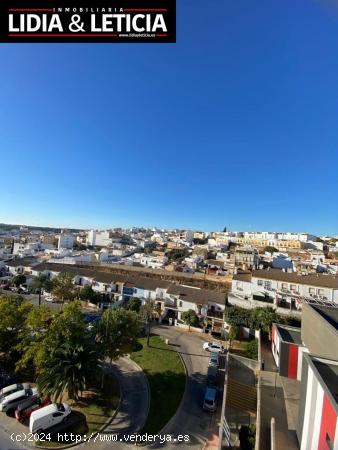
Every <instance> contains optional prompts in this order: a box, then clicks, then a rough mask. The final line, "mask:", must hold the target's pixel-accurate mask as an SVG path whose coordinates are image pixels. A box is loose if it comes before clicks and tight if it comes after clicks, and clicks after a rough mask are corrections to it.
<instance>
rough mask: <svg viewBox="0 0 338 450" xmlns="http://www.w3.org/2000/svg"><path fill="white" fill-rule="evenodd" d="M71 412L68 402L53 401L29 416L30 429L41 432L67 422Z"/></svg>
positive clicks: (33, 431) (32, 431)
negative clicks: (58, 402) (57, 402)
mask: <svg viewBox="0 0 338 450" xmlns="http://www.w3.org/2000/svg"><path fill="white" fill-rule="evenodd" d="M71 412H72V410H71V408H70V406H68V405H67V404H66V403H61V404H56V403H53V404H51V405H47V406H44V407H43V408H40V409H38V410H36V411H33V412H32V414H31V416H30V418H29V431H30V432H31V433H41V432H42V431H45V430H47V429H48V428H51V427H53V426H54V425H57V424H58V423H61V422H65V421H66V420H67V419H68V418H69V414H70V413H71Z"/></svg>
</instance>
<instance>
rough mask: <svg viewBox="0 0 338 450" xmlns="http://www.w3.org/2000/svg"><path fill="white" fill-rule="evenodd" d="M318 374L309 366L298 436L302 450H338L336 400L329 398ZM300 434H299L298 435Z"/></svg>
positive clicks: (301, 405) (305, 380)
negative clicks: (300, 427) (300, 428)
mask: <svg viewBox="0 0 338 450" xmlns="http://www.w3.org/2000/svg"><path fill="white" fill-rule="evenodd" d="M319 379H320V377H319V375H318V372H317V371H316V370H314V369H313V367H312V366H311V365H308V370H307V377H306V379H305V377H304V380H302V383H303V382H306V390H305V391H304V399H303V400H304V403H305V404H302V403H303V401H302V399H301V404H300V407H302V408H303V411H302V413H301V414H302V416H303V422H302V430H301V435H300V436H299V435H298V439H299V443H300V450H338V415H337V410H336V408H335V406H336V407H337V405H335V406H334V405H333V402H334V400H333V399H332V397H330V396H329V394H328V391H327V389H325V385H324V386H323V384H322V383H321V382H320V381H319ZM297 434H298V433H297Z"/></svg>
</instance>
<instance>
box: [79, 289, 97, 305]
mask: <svg viewBox="0 0 338 450" xmlns="http://www.w3.org/2000/svg"><path fill="white" fill-rule="evenodd" d="M79 296H80V299H81V300H88V301H89V302H91V303H95V304H96V303H99V302H100V301H101V299H102V295H101V294H100V293H99V292H95V291H94V289H93V288H92V287H91V286H84V287H83V288H82V289H81V290H80V295H79Z"/></svg>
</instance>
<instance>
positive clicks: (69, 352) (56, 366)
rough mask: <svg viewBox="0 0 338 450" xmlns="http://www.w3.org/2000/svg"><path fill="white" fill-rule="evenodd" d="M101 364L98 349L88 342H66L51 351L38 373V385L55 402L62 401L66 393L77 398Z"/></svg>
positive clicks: (71, 397) (72, 397) (74, 398)
mask: <svg viewBox="0 0 338 450" xmlns="http://www.w3.org/2000/svg"><path fill="white" fill-rule="evenodd" d="M98 365H99V363H98V358H97V352H96V351H95V349H94V347H93V346H92V345H91V343H90V342H89V341H84V342H83V343H81V344H75V345H72V343H71V342H67V343H65V344H63V345H62V346H60V347H58V348H56V349H54V350H53V351H52V352H51V353H50V356H49V358H48V360H47V361H46V363H45V366H44V369H43V371H42V373H41V374H40V375H39V376H38V379H37V382H38V386H39V388H40V389H41V391H42V392H44V393H45V394H47V395H49V396H51V397H53V398H54V399H55V401H59V402H60V401H61V399H62V397H63V395H64V394H65V392H67V393H68V397H69V398H70V399H73V400H75V401H76V400H78V398H79V393H80V392H83V391H84V390H85V389H86V388H87V387H88V383H89V381H90V380H91V379H92V376H93V375H94V373H95V371H96V369H97V367H98Z"/></svg>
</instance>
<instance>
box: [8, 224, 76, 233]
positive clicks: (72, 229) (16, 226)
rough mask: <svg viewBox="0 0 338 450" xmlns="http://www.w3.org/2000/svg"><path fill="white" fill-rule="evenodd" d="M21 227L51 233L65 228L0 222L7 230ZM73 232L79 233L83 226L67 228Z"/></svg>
mask: <svg viewBox="0 0 338 450" xmlns="http://www.w3.org/2000/svg"><path fill="white" fill-rule="evenodd" d="M21 227H25V228H28V230H39V231H40V230H41V231H49V232H51V233H60V232H61V230H63V228H52V227H38V226H30V225H15V224H8V223H0V229H2V230H5V231H10V230H15V229H20V228H21ZM67 230H68V231H70V232H71V233H79V232H80V231H82V229H81V228H67Z"/></svg>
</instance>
